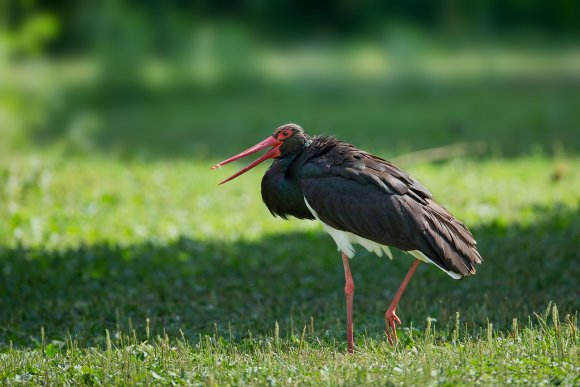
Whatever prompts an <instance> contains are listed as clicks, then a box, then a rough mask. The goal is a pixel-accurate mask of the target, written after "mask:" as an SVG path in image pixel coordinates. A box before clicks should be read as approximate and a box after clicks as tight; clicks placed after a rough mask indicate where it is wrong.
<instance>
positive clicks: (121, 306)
mask: <svg viewBox="0 0 580 387" xmlns="http://www.w3.org/2000/svg"><path fill="white" fill-rule="evenodd" d="M211 164H212V163H211V162H207V163H198V162H179V161H172V162H155V163H143V162H138V161H134V162H129V163H126V162H123V163H122V162H119V161H114V160H113V161H111V160H102V159H98V158H88V159H71V158H69V157H65V158H59V157H55V156H37V157H33V158H30V157H21V158H12V159H11V160H4V161H3V162H2V167H1V168H0V170H1V171H2V173H1V174H0V176H2V177H1V179H2V186H3V187H4V191H3V192H2V202H3V203H6V204H7V205H6V206H3V207H2V210H1V211H2V218H3V219H6V220H7V221H6V222H3V223H2V225H1V227H2V229H1V232H0V238H1V244H2V246H3V247H2V249H1V250H0V261H1V262H2V268H3V271H2V281H1V282H0V296H1V298H0V299H1V302H2V304H1V307H0V321H2V324H1V325H0V345H1V346H2V347H1V348H2V349H1V350H0V352H1V355H0V356H1V357H2V362H1V364H2V365H1V366H0V379H2V380H4V381H5V382H7V383H16V382H27V383H35V384H36V383H43V382H44V381H49V382H50V383H54V384H65V383H73V382H74V383H84V384H91V383H93V384H109V383H120V384H123V383H127V384H133V383H138V382H139V383H141V382H142V383H154V382H163V383H167V384H169V383H170V382H177V383H197V382H202V383H210V384H211V383H213V382H215V383H217V384H220V385H221V384H239V383H252V384H253V383H259V384H263V383H270V382H274V381H276V382H278V383H282V384H302V383H311V384H316V383H319V382H325V383H328V384H334V383H339V382H347V383H349V384H350V383H359V382H365V383H379V384H382V383H385V382H387V381H390V382H392V383H397V382H405V383H417V384H423V383H438V382H445V383H451V384H453V383H460V382H474V383H475V382H479V383H496V384H502V383H506V382H508V381H509V380H510V378H511V379H512V380H519V381H520V382H523V383H525V382H526V380H527V381H529V382H530V383H532V382H533V383H535V382H538V383H540V382H544V383H550V384H551V383H557V382H560V383H563V384H574V383H577V381H578V371H579V368H578V367H580V364H579V362H578V358H579V353H578V349H579V345H578V344H579V339H578V332H577V321H576V319H577V316H576V313H577V310H578V300H577V294H576V292H575V291H574V290H573V289H575V288H576V284H577V278H578V276H579V275H580V272H579V271H580V270H579V267H578V264H577V262H576V258H577V251H578V249H579V248H580V245H579V241H580V222H579V220H580V219H579V217H578V216H577V214H578V206H579V200H578V199H579V197H578V192H580V186H579V183H580V176H579V174H578V173H579V172H578V171H580V160H578V159H577V158H574V157H570V158H566V159H561V160H557V161H556V160H553V159H550V158H545V157H533V158H532V157H525V158H519V159H514V160H505V159H500V160H497V159H489V160H486V161H473V160H469V159H457V160H454V161H451V162H446V163H442V164H438V165H430V164H422V165H415V166H411V167H409V168H408V169H409V171H410V172H411V173H412V174H413V175H415V176H417V177H418V178H419V179H420V180H421V181H423V182H424V183H425V184H426V185H428V186H429V187H430V188H431V190H432V191H433V192H434V193H435V194H436V196H437V197H438V199H439V200H440V201H441V202H443V203H445V204H446V205H447V206H448V207H449V208H450V209H451V210H452V211H453V212H454V213H456V214H457V216H458V217H460V218H463V219H465V220H466V221H467V222H468V223H469V224H470V226H471V228H472V230H473V232H474V234H475V235H476V237H477V239H478V241H479V245H480V250H481V253H482V255H483V256H484V257H485V258H486V261H485V263H484V265H482V266H481V268H480V270H479V273H478V275H477V276H475V277H473V278H468V279H465V280H463V281H460V282H457V281H452V280H450V279H449V278H447V277H446V276H445V275H444V274H442V273H441V272H440V271H438V270H436V269H435V268H434V267H428V266H426V265H425V266H423V267H420V268H419V270H418V272H417V274H416V276H415V277H414V278H413V281H412V283H411V286H410V287H409V289H408V291H407V293H406V294H405V296H404V298H403V301H402V303H401V307H400V312H399V315H400V317H401V318H402V319H403V327H402V329H400V331H399V334H400V336H401V342H400V344H399V345H398V346H397V347H396V348H391V347H390V346H388V344H387V343H386V340H385V337H384V334H383V325H384V322H383V318H382V316H383V314H384V311H385V309H386V306H387V303H388V300H389V299H390V298H391V297H392V296H393V294H394V291H395V290H396V288H397V286H398V284H399V282H400V280H401V279H402V277H403V276H404V273H405V271H406V269H407V268H408V266H409V264H410V262H411V261H410V259H409V258H408V257H407V256H405V255H403V254H397V255H396V257H395V260H394V261H393V262H390V261H388V260H385V259H380V258H377V257H375V256H372V255H370V254H368V253H366V252H363V251H360V249H359V254H358V255H357V257H356V258H355V259H354V261H353V262H352V269H353V272H354V276H355V282H356V284H357V293H356V295H355V300H356V301H355V329H356V341H357V342H356V345H357V354H356V355H355V356H354V357H349V356H347V355H345V340H344V335H345V334H344V328H345V327H344V324H345V323H344V300H343V293H342V287H343V281H344V279H343V274H342V273H341V270H342V268H341V265H340V261H339V257H338V255H337V253H336V251H335V247H334V245H333V242H332V241H331V240H330V238H329V237H328V236H327V235H325V234H323V233H322V232H321V230H320V229H319V228H318V227H317V226H316V225H315V224H314V223H312V222H300V221H293V222H284V221H281V220H277V219H274V218H271V217H270V215H269V214H268V213H267V210H266V209H265V208H264V207H263V205H262V203H261V201H260V199H259V189H258V186H259V185H258V183H259V179H260V176H261V172H262V171H256V172H255V173H251V174H247V175H245V176H244V177H243V178H241V179H238V180H236V181H235V182H233V183H230V184H228V185H225V186H223V187H217V186H216V183H217V182H218V181H219V180H220V178H222V177H223V174H224V173H226V172H222V171H213V172H210V171H208V170H207V166H208V165H211ZM562 168H564V169H565V170H566V171H567V172H566V173H564V175H563V176H562V178H561V179H559V180H557V181H555V180H553V179H554V178H553V174H554V172H555V171H557V170H560V169H562ZM145 209H146V210H145ZM550 302H555V303H557V307H558V310H559V316H560V317H556V318H555V319H554V313H556V310H555V309H546V308H547V306H548V305H549V304H550ZM544 310H546V312H544ZM456 313H459V318H458V319H457V315H456ZM534 313H538V314H539V316H535V314H534ZM427 318H430V319H433V320H431V321H432V322H431V323H429V322H428V321H427ZM429 325H430V326H429Z"/></svg>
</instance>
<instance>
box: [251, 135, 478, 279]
mask: <svg viewBox="0 0 580 387" xmlns="http://www.w3.org/2000/svg"><path fill="white" fill-rule="evenodd" d="M295 136H296V134H295ZM297 137H298V141H297V143H301V144H302V146H301V147H293V152H292V153H291V154H288V155H287V156H286V157H284V156H281V157H280V158H278V159H276V160H275V161H274V163H273V164H272V165H271V166H270V168H269V169H268V171H267V172H266V174H265V175H264V178H263V179H262V198H263V200H264V203H265V204H266V206H267V207H268V209H269V210H270V212H272V214H274V215H278V216H281V217H284V218H286V217H287V216H294V217H297V218H301V219H314V216H313V215H312V213H311V212H310V210H309V209H308V208H307V207H306V205H305V203H304V198H305V199H306V200H307V201H308V203H309V204H310V205H311V206H312V208H313V209H314V210H315V211H316V214H317V215H318V216H319V218H320V220H322V221H323V222H324V223H326V224H328V225H329V226H331V227H333V228H335V229H338V230H342V231H347V232H351V233H353V234H356V235H358V236H360V237H363V238H365V239H369V240H372V241H374V242H377V243H380V244H385V245H388V246H393V247H396V248H398V249H400V250H403V251H411V250H419V251H421V252H422V253H423V254H424V255H425V256H426V257H427V258H429V259H430V260H431V261H432V262H433V263H435V264H436V265H437V266H439V267H441V268H442V269H444V270H445V271H451V272H453V273H456V274H458V275H460V276H467V275H470V274H473V273H475V268H474V264H476V263H481V261H482V258H481V256H480V254H479V253H478V251H477V250H476V248H475V244H476V242H475V240H474V238H473V236H472V235H471V233H470V232H469V230H468V229H467V227H465V225H464V224H463V223H461V222H460V221H459V220H457V219H456V218H455V217H453V215H451V213H450V212H449V211H447V209H445V208H444V207H443V206H441V205H439V204H438V203H436V202H435V201H433V199H432V195H431V193H430V192H429V191H428V190H427V189H426V188H425V187H424V186H423V185H421V183H419V182H418V181H417V180H415V179H414V178H412V177H411V176H409V175H408V174H407V173H405V172H404V171H402V170H401V169H399V168H398V167H396V166H395V165H394V164H392V163H390V162H388V161H386V160H383V159H381V158H379V157H377V156H373V155H371V154H369V153H367V152H364V151H361V150H359V149H357V148H356V147H354V146H353V145H351V144H347V143H344V142H342V141H339V140H336V139H335V138H333V137H326V136H319V137H315V138H313V139H310V138H309V137H308V136H307V135H305V134H303V133H299V134H298V136H297ZM300 137H302V139H303V141H301V139H300Z"/></svg>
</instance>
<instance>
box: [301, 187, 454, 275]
mask: <svg viewBox="0 0 580 387" xmlns="http://www.w3.org/2000/svg"><path fill="white" fill-rule="evenodd" d="M304 203H306V207H308V209H309V210H310V212H311V213H312V215H313V216H314V217H315V218H316V220H318V221H319V222H320V224H322V227H323V228H324V230H325V231H326V232H327V233H329V234H330V236H331V237H332V239H334V243H336V247H337V248H338V251H341V252H343V253H344V254H346V256H347V257H349V258H352V257H354V255H355V250H354V247H353V246H352V245H353V243H355V244H359V245H361V246H363V247H364V248H365V249H367V250H368V251H370V252H371V253H375V254H376V255H378V256H379V257H382V256H383V252H384V253H385V254H387V256H388V257H389V258H391V259H393V253H391V249H390V248H389V246H387V245H383V244H380V243H377V242H375V241H372V240H370V239H366V238H363V237H361V236H358V235H356V234H353V233H351V232H348V231H341V230H337V229H336V228H334V227H331V226H329V225H328V224H326V223H324V222H323V221H322V220H320V218H319V217H318V214H317V213H316V211H314V209H313V208H312V207H311V206H310V204H309V203H308V201H307V200H306V198H304ZM405 253H407V254H410V255H412V256H414V257H415V258H417V259H420V260H421V261H423V262H427V263H432V261H431V260H430V259H429V258H428V257H427V256H425V254H423V253H422V252H420V251H419V250H412V251H405ZM435 266H437V265H435ZM437 267H439V266H437ZM439 268H440V267H439ZM440 269H441V270H443V271H444V272H445V273H447V274H448V275H449V276H450V277H451V278H453V279H460V278H461V276H460V275H459V274H456V273H453V272H452V271H447V270H444V269H442V268H440Z"/></svg>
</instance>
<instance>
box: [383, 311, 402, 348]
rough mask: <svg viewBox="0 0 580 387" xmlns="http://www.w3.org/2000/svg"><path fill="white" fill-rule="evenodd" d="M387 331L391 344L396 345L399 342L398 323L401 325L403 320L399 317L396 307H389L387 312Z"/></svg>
mask: <svg viewBox="0 0 580 387" xmlns="http://www.w3.org/2000/svg"><path fill="white" fill-rule="evenodd" d="M385 324H386V327H385V333H386V334H387V339H388V340H389V344H391V345H395V344H396V343H397V325H396V324H399V325H401V320H400V319H399V317H397V314H396V313H395V309H388V310H387V313H385Z"/></svg>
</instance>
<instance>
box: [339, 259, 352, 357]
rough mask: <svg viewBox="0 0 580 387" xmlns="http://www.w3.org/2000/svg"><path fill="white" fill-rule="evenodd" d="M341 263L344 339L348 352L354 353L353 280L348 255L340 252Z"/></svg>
mask: <svg viewBox="0 0 580 387" xmlns="http://www.w3.org/2000/svg"><path fill="white" fill-rule="evenodd" d="M342 264H343V265H344V277H345V279H346V283H345V285H344V295H345V296H346V340H347V342H348V353H354V336H353V330H352V303H353V299H354V281H353V279H352V274H351V273H350V265H349V263H348V257H347V256H346V255H345V254H344V253H342Z"/></svg>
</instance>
